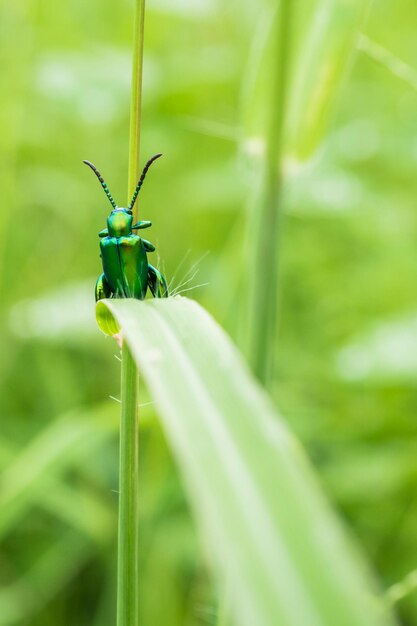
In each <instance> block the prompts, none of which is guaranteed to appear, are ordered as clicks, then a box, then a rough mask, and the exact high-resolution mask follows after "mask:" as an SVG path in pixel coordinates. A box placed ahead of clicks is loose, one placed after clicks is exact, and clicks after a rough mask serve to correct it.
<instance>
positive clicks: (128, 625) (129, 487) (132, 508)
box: [117, 341, 139, 626]
mask: <svg viewBox="0 0 417 626" xmlns="http://www.w3.org/2000/svg"><path fill="white" fill-rule="evenodd" d="M137 396H138V376H137V370H136V365H135V362H134V361H133V358H132V355H131V353H130V350H129V348H128V346H127V344H126V342H125V341H124V342H123V346H122V376H121V402H122V409H121V416H120V459H119V472H120V473H119V541H118V576H117V626H137V624H138V578H139V571H138V539H139V537H138V503H139V500H138V493H139V492H138V482H139V467H138V451H139V450H138V444H139V437H138V411H137V406H138V402H137V400H138V398H137Z"/></svg>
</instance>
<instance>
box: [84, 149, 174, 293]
mask: <svg viewBox="0 0 417 626" xmlns="http://www.w3.org/2000/svg"><path fill="white" fill-rule="evenodd" d="M160 156H161V155H160V154H156V155H155V156H154V157H152V158H151V159H149V161H148V162H147V164H146V165H145V168H144V170H143V172H142V175H141V177H140V179H139V181H138V184H137V186H136V190H135V193H134V194H133V198H132V201H131V203H130V204H129V206H128V208H126V209H125V208H120V207H118V206H117V205H116V203H115V201H114V200H113V198H112V196H111V194H110V192H109V190H108V187H107V185H106V183H105V182H104V180H103V178H102V176H101V174H100V172H99V171H98V170H97V168H96V167H95V166H94V165H93V164H92V163H90V161H84V163H85V164H86V165H88V166H89V167H90V168H91V169H92V170H93V172H94V173H95V175H96V176H97V178H98V179H99V181H100V183H101V186H102V187H103V189H104V192H105V194H106V196H107V197H108V199H109V200H110V203H111V205H112V206H113V210H112V212H111V213H110V215H109V216H108V218H107V228H106V229H104V230H102V231H101V232H100V233H99V237H100V238H101V241H100V251H101V260H102V264H103V273H102V274H101V276H100V277H99V278H98V280H97V283H96V301H97V300H102V299H103V298H136V299H137V300H143V299H144V298H145V296H146V292H147V289H148V287H149V289H150V290H151V292H152V294H153V296H154V297H155V298H164V297H167V296H168V287H167V284H166V281H165V278H164V277H163V276H162V274H161V272H160V271H159V270H157V269H156V268H155V267H153V266H152V265H151V264H150V263H149V262H148V255H147V253H148V252H153V251H154V250H155V246H154V245H153V244H152V243H150V241H147V240H146V239H143V238H142V237H139V235H136V234H135V233H133V231H134V230H139V229H142V228H149V227H150V226H152V222H149V221H139V222H137V223H136V224H133V214H132V209H133V206H134V204H135V201H136V198H137V197H138V194H139V190H140V188H141V186H142V184H143V181H144V179H145V176H146V173H147V171H148V169H149V167H150V165H151V164H152V163H153V161H155V160H156V159H157V158H159V157H160Z"/></svg>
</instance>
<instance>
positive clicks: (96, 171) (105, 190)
mask: <svg viewBox="0 0 417 626" xmlns="http://www.w3.org/2000/svg"><path fill="white" fill-rule="evenodd" d="M83 163H85V164H86V165H88V167H91V169H92V170H93V172H94V174H95V175H96V176H97V178H98V179H99V181H100V183H101V186H102V187H103V189H104V193H105V194H106V196H107V197H108V199H109V200H110V202H111V205H112V207H113V208H114V209H117V204H116V203H115V201H114V200H113V197H112V195H111V193H110V191H109V188H108V187H107V185H106V183H105V182H104V179H103V177H102V175H101V174H100V172H99V171H98V169H97V168H96V166H95V165H93V164H92V163H91V162H90V161H83Z"/></svg>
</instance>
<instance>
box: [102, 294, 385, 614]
mask: <svg viewBox="0 0 417 626" xmlns="http://www.w3.org/2000/svg"><path fill="white" fill-rule="evenodd" d="M97 310H98V317H99V320H100V323H101V326H102V328H103V329H105V330H106V329H108V328H109V324H111V323H113V324H114V322H111V320H112V315H114V317H115V318H116V320H117V323H118V324H119V325H120V327H121V328H122V332H123V334H124V337H125V338H126V341H127V343H128V344H129V347H130V349H131V351H132V354H133V357H134V359H135V360H136V362H137V364H138V365H139V367H140V369H141V371H142V373H143V376H144V378H145V379H146V381H147V384H148V386H149V389H150V391H151V393H152V395H153V398H154V401H155V405H156V407H157V408H158V409H159V412H160V416H161V419H162V421H163V424H164V427H165V430H166V434H167V437H168V440H169V442H170V444H171V446H172V448H173V451H174V453H175V455H176V458H177V462H178V464H179V467H180V469H181V471H182V475H183V479H184V482H185V485H186V487H187V489H188V493H189V497H190V501H191V504H192V506H193V509H194V512H195V515H196V517H197V520H198V522H199V525H200V528H201V532H202V536H203V538H204V540H205V544H206V548H207V554H208V555H210V559H211V560H212V561H213V563H214V565H215V566H216V567H217V571H218V573H219V580H220V581H221V580H227V581H228V590H229V596H230V610H231V617H232V621H233V622H234V623H235V624H239V626H253V625H254V624H256V625H257V626H276V625H277V624H279V625H280V626H300V625H302V626H334V625H335V624H338V626H383V625H388V624H393V621H392V620H391V618H390V616H389V615H388V614H387V613H384V611H383V609H382V608H381V607H382V604H381V603H380V602H379V601H378V599H377V597H376V596H375V594H374V592H373V590H372V587H373V585H372V582H370V577H369V574H368V573H367V571H366V567H365V566H364V563H363V561H362V559H361V558H360V557H359V556H358V554H357V553H356V550H355V549H354V548H352V545H350V544H349V541H348V540H347V538H346V536H345V532H344V530H343V529H342V528H341V526H340V523H339V522H338V520H337V518H336V517H335V515H334V513H333V512H332V511H331V509H330V507H329V506H328V504H327V502H326V500H325V498H324V497H323V495H322V493H321V491H320V489H319V487H318V485H317V483H316V480H315V477H314V474H313V471H312V469H311V467H310V466H309V464H308V462H307V461H306V459H305V457H304V454H303V452H302V450H301V449H300V447H299V445H298V444H297V442H296V441H295V440H294V439H293V437H292V436H291V435H290V434H289V432H288V430H287V428H286V426H285V424H284V422H283V420H282V419H281V418H280V416H279V415H277V414H276V412H275V411H274V409H273V406H272V404H271V402H270V400H269V398H268V396H267V395H266V394H265V393H264V392H263V391H262V389H261V388H260V387H259V385H258V384H257V383H256V382H255V381H254V379H253V378H252V377H251V375H250V374H249V372H248V370H247V368H246V366H245V364H244V363H243V360H242V359H241V357H240V355H239V354H238V353H237V351H236V350H235V349H234V347H233V346H232V345H231V343H230V341H229V340H228V338H227V336H226V335H225V334H224V333H223V331H222V330H221V329H220V328H219V327H218V326H217V324H216V323H215V322H214V321H213V320H212V319H211V318H210V316H209V315H208V314H207V313H206V312H205V311H204V310H203V309H202V308H201V307H199V306H198V305H197V304H196V303H194V302H192V301H190V300H187V299H186V298H170V299H168V300H149V301H145V302H139V301H135V300H105V301H102V302H100V303H99V304H98V306H97Z"/></svg>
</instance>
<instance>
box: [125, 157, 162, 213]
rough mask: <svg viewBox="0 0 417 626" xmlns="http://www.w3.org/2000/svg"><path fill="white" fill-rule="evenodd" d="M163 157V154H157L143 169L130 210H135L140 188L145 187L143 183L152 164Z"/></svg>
mask: <svg viewBox="0 0 417 626" xmlns="http://www.w3.org/2000/svg"><path fill="white" fill-rule="evenodd" d="M161 156H162V154H161V153H159V154H155V156H153V157H152V158H151V159H149V161H148V162H147V164H146V165H145V167H144V168H143V172H142V175H141V177H140V178H139V180H138V184H137V185H136V189H135V193H134V194H133V198H132V201H131V203H130V204H129V207H128V208H129V209H130V210H132V209H133V206H134V204H135V202H136V198H137V197H138V193H139V191H140V188H141V187H142V185H143V181H144V180H145V176H146V174H147V172H148V169H149V168H150V166H151V165H152V163H153V162H154V161H156V159H159V157H161Z"/></svg>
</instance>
